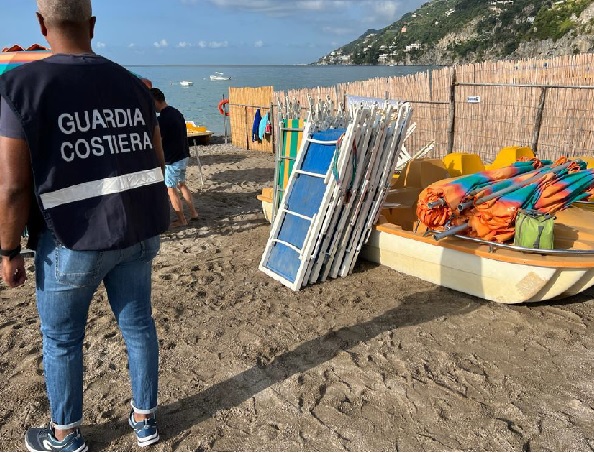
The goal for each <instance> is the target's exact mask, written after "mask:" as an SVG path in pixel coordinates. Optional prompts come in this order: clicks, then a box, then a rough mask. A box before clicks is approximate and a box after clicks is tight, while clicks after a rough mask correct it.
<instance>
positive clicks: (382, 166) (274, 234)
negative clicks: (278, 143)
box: [260, 103, 411, 290]
mask: <svg viewBox="0 0 594 453" xmlns="http://www.w3.org/2000/svg"><path fill="white" fill-rule="evenodd" d="M410 115H411V107H410V105H409V104H408V103H401V104H397V105H396V106H394V105H386V106H385V107H380V106H377V105H376V106H373V107H363V106H359V107H354V108H353V109H352V111H351V112H350V115H349V117H350V118H351V119H350V121H349V122H348V125H347V126H346V128H340V127H337V128H328V127H327V126H328V124H333V122H332V121H331V119H329V118H327V117H326V118H319V115H318V116H315V115H311V116H310V117H309V118H308V121H307V122H306V124H305V127H304V131H303V139H302V143H301V147H300V150H299V152H298V155H297V159H296V161H295V165H294V168H293V172H292V173H291V176H290V178H289V182H288V185H287V187H286V189H285V193H284V196H283V199H282V201H281V203H280V206H279V209H278V212H277V214H276V216H275V219H274V223H273V225H272V229H271V232H270V237H269V239H268V243H267V245H266V248H265V250H264V253H263V255H262V260H261V263H260V270H262V271H263V272H265V273H266V274H268V275H269V276H271V277H272V278H274V279H275V280H278V281H279V282H281V283H282V284H283V285H285V286H288V287H289V288H291V289H293V290H299V289H300V288H302V287H303V286H305V285H307V284H313V283H316V282H321V281H325V280H326V279H327V278H328V277H332V278H336V277H338V276H343V277H344V276H346V275H348V274H349V273H350V272H351V271H352V269H353V267H354V265H355V262H356V260H357V257H358V255H359V252H360V250H361V247H362V246H363V245H364V243H365V242H366V241H367V239H368V237H369V233H370V231H371V228H372V226H373V225H374V223H375V221H376V219H377V216H378V213H379V209H380V206H381V205H382V203H383V201H384V200H385V197H386V195H387V192H388V188H389V185H390V182H391V179H392V175H393V172H394V168H395V165H396V162H397V160H398V157H399V154H400V152H401V149H402V143H403V139H404V136H405V133H406V127H407V124H408V120H409V118H410Z"/></svg>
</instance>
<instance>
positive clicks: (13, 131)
mask: <svg viewBox="0 0 594 453" xmlns="http://www.w3.org/2000/svg"><path fill="white" fill-rule="evenodd" d="M0 136H1V137H8V138H20V139H25V131H23V126H22V125H21V120H20V119H19V117H18V116H17V115H16V113H14V112H13V111H12V109H11V108H10V106H9V105H8V103H7V102H6V101H5V100H4V98H3V97H0Z"/></svg>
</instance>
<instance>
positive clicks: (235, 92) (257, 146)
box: [229, 86, 274, 153]
mask: <svg viewBox="0 0 594 453" xmlns="http://www.w3.org/2000/svg"><path fill="white" fill-rule="evenodd" d="M272 99H273V87H271V86H268V87H258V88H245V87H244V88H234V87H229V118H230V120H231V140H232V143H233V146H237V147H239V148H244V149H248V150H257V151H266V152H270V153H271V152H272V151H273V136H272V135H265V136H264V138H263V139H262V140H260V139H259V138H257V139H256V140H254V139H253V138H252V127H253V125H254V118H255V116H256V110H258V109H260V114H261V116H262V118H263V117H264V116H265V115H266V114H267V113H270V105H271V103H272ZM270 116H272V115H270ZM270 122H271V123H272V124H274V122H273V120H272V118H270Z"/></svg>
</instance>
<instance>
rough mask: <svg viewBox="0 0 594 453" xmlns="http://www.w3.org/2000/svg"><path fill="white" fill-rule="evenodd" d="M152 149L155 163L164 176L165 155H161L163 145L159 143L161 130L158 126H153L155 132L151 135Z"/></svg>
mask: <svg viewBox="0 0 594 453" xmlns="http://www.w3.org/2000/svg"><path fill="white" fill-rule="evenodd" d="M153 148H154V149H155V154H156V155H157V161H158V162H159V165H160V166H161V170H163V174H165V154H163V143H162V141H161V129H160V128H159V126H155V132H154V133H153Z"/></svg>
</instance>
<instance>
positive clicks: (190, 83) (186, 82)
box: [179, 80, 194, 87]
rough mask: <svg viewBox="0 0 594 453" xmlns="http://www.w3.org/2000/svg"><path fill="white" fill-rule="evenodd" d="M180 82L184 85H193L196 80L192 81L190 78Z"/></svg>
mask: <svg viewBox="0 0 594 453" xmlns="http://www.w3.org/2000/svg"><path fill="white" fill-rule="evenodd" d="M179 84H180V85H181V86H183V87H191V86H192V85H194V82H190V81H189V80H182V81H181V82H179Z"/></svg>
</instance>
